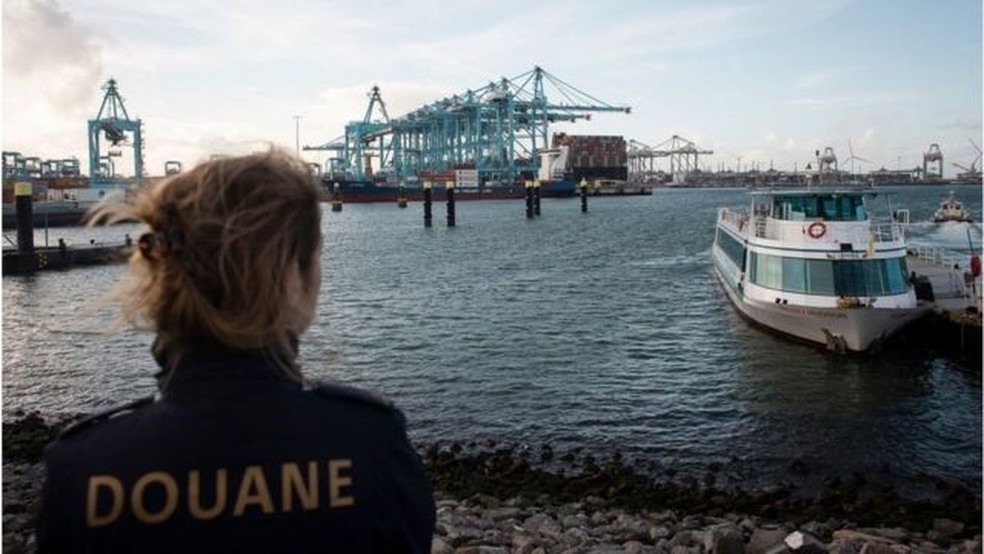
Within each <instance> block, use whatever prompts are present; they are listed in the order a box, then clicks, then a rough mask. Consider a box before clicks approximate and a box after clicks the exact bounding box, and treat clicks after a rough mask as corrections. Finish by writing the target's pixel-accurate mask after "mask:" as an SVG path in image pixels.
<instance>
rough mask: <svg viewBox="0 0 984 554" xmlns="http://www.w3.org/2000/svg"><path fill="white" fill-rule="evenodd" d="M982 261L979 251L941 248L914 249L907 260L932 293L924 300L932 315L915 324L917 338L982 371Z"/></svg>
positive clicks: (983, 284) (910, 249)
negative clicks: (954, 250)
mask: <svg viewBox="0 0 984 554" xmlns="http://www.w3.org/2000/svg"><path fill="white" fill-rule="evenodd" d="M975 258H976V260H977V261H976V262H975V261H974V259H975ZM980 259H981V258H980V252H979V251H978V250H972V252H971V253H970V254H965V253H964V254H961V253H956V252H952V251H948V250H945V249H942V248H938V247H912V246H910V248H909V251H908V256H907V257H906V262H907V266H908V269H909V270H910V271H912V272H913V274H915V275H916V277H917V278H918V279H920V280H922V282H923V283H925V284H927V285H928V287H927V288H926V289H924V290H928V291H929V298H924V299H923V301H924V303H925V305H926V307H927V308H928V313H927V314H926V316H925V317H923V318H921V319H920V320H918V321H917V322H915V323H914V324H913V325H912V327H913V328H912V329H911V333H912V334H914V335H916V336H915V337H914V338H916V339H917V340H919V341H921V342H923V343H926V344H928V345H930V346H931V347H932V348H934V349H937V350H942V351H945V352H947V353H948V354H951V355H954V356H956V357H958V358H961V359H963V360H965V361H967V362H969V364H970V366H971V367H972V368H975V369H976V371H978V372H980V371H981V354H982V350H981V348H982V344H981V339H982V336H984V335H982V331H981V323H982V321H981V314H982V311H984V282H982V275H981V271H980ZM919 291H920V289H919V287H917V293H918V292H919ZM924 294H926V293H925V292H924Z"/></svg>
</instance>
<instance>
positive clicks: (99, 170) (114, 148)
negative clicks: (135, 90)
mask: <svg viewBox="0 0 984 554" xmlns="http://www.w3.org/2000/svg"><path fill="white" fill-rule="evenodd" d="M102 89H103V90H105V91H106V94H105V95H104V96H103V100H102V104H101V105H100V106H99V113H98V114H97V115H96V118H95V119H90V120H89V182H90V184H91V186H93V187H110V186H120V185H125V184H127V181H126V180H125V179H121V178H119V177H118V176H117V175H116V169H115V164H114V163H113V162H112V158H114V157H119V156H121V155H122V149H121V147H123V146H129V147H131V148H132V149H133V178H132V179H133V180H134V181H136V182H139V180H140V178H141V177H143V174H144V169H143V140H142V138H141V127H142V125H143V124H142V122H141V121H140V120H139V119H134V120H131V119H130V116H129V115H128V114H127V113H126V106H124V105H123V98H122V97H121V96H120V93H119V90H117V88H116V79H113V78H110V79H109V81H107V82H106V84H105V85H104V86H103V87H102ZM102 137H105V138H106V140H107V141H108V143H109V149H108V152H107V154H106V155H105V156H104V155H103V154H102V150H101V149H100V139H101V138H102Z"/></svg>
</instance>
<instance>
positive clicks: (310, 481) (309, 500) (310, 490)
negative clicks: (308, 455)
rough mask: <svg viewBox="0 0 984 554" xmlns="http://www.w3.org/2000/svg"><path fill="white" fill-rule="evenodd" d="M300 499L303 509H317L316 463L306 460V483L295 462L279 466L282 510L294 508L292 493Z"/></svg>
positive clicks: (287, 510) (286, 510)
mask: <svg viewBox="0 0 984 554" xmlns="http://www.w3.org/2000/svg"><path fill="white" fill-rule="evenodd" d="M295 492H296V493H297V497H298V499H299V500H300V501H301V507H302V508H304V509H305V510H316V509H318V464H317V462H308V470H307V483H305V482H304V478H303V477H302V476H301V470H300V468H298V467H297V464H295V463H289V464H283V465H281V466H280V493H281V502H282V503H283V504H282V506H283V511H284V512H290V511H293V509H294V493H295Z"/></svg>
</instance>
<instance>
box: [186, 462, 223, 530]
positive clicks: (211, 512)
mask: <svg viewBox="0 0 984 554" xmlns="http://www.w3.org/2000/svg"><path fill="white" fill-rule="evenodd" d="M226 493H227V472H226V470H225V469H219V470H216V472H215V505H214V506H212V507H211V508H208V509H206V508H203V507H202V485H201V472H199V471H198V470H194V471H190V472H188V511H189V512H191V517H193V518H195V519H212V518H214V517H216V516H218V515H219V514H221V513H222V510H224V509H225V506H226V496H227V494H226Z"/></svg>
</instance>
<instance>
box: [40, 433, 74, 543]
mask: <svg viewBox="0 0 984 554" xmlns="http://www.w3.org/2000/svg"><path fill="white" fill-rule="evenodd" d="M57 460H58V456H57V453H56V452H53V448H52V447H49V448H48V449H47V450H46V452H45V480H44V485H43V486H42V488H41V511H40V513H39V514H38V520H37V527H36V530H37V540H38V552H39V553H40V554H45V553H47V552H68V551H69V547H70V546H71V544H72V543H71V536H70V535H71V527H70V523H69V517H68V510H67V508H68V506H66V503H67V501H68V500H67V498H66V493H67V491H66V490H65V482H66V480H65V477H66V476H65V475H64V474H63V469H62V466H61V465H60V464H59V463H58V462H57Z"/></svg>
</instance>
